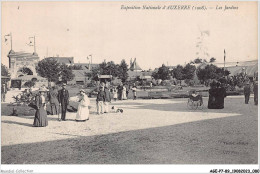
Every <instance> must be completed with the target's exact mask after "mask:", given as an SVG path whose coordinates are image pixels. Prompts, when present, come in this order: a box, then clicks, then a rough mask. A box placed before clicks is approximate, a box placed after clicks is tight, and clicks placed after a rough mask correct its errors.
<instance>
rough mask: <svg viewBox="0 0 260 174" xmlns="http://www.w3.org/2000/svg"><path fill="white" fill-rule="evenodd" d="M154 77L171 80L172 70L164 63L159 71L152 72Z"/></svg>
mask: <svg viewBox="0 0 260 174" xmlns="http://www.w3.org/2000/svg"><path fill="white" fill-rule="evenodd" d="M152 76H153V78H155V79H161V80H169V79H170V70H169V68H168V67H166V66H165V65H164V64H162V66H161V67H160V68H159V69H158V71H157V72H154V73H153V74H152Z"/></svg>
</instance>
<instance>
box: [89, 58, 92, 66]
mask: <svg viewBox="0 0 260 174" xmlns="http://www.w3.org/2000/svg"><path fill="white" fill-rule="evenodd" d="M89 56H91V59H90V70H92V54H90V55H89Z"/></svg>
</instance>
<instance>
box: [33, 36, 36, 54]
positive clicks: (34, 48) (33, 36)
mask: <svg viewBox="0 0 260 174" xmlns="http://www.w3.org/2000/svg"><path fill="white" fill-rule="evenodd" d="M33 39H34V52H35V53H36V45H35V36H33Z"/></svg>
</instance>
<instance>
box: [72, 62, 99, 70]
mask: <svg viewBox="0 0 260 174" xmlns="http://www.w3.org/2000/svg"><path fill="white" fill-rule="evenodd" d="M74 65H77V66H81V67H82V69H83V70H88V69H89V66H90V65H91V67H92V68H96V67H98V66H99V64H89V63H74Z"/></svg>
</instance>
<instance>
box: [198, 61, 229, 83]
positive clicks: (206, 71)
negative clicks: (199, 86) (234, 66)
mask: <svg viewBox="0 0 260 174" xmlns="http://www.w3.org/2000/svg"><path fill="white" fill-rule="evenodd" d="M228 74H230V72H229V71H228V70H225V71H224V68H218V67H217V66H215V65H212V64H211V65H207V66H205V68H198V70H197V76H198V79H199V80H200V81H201V83H203V84H204V83H205V82H206V81H207V80H210V79H216V80H219V79H221V78H222V77H223V76H226V75H228Z"/></svg>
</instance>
